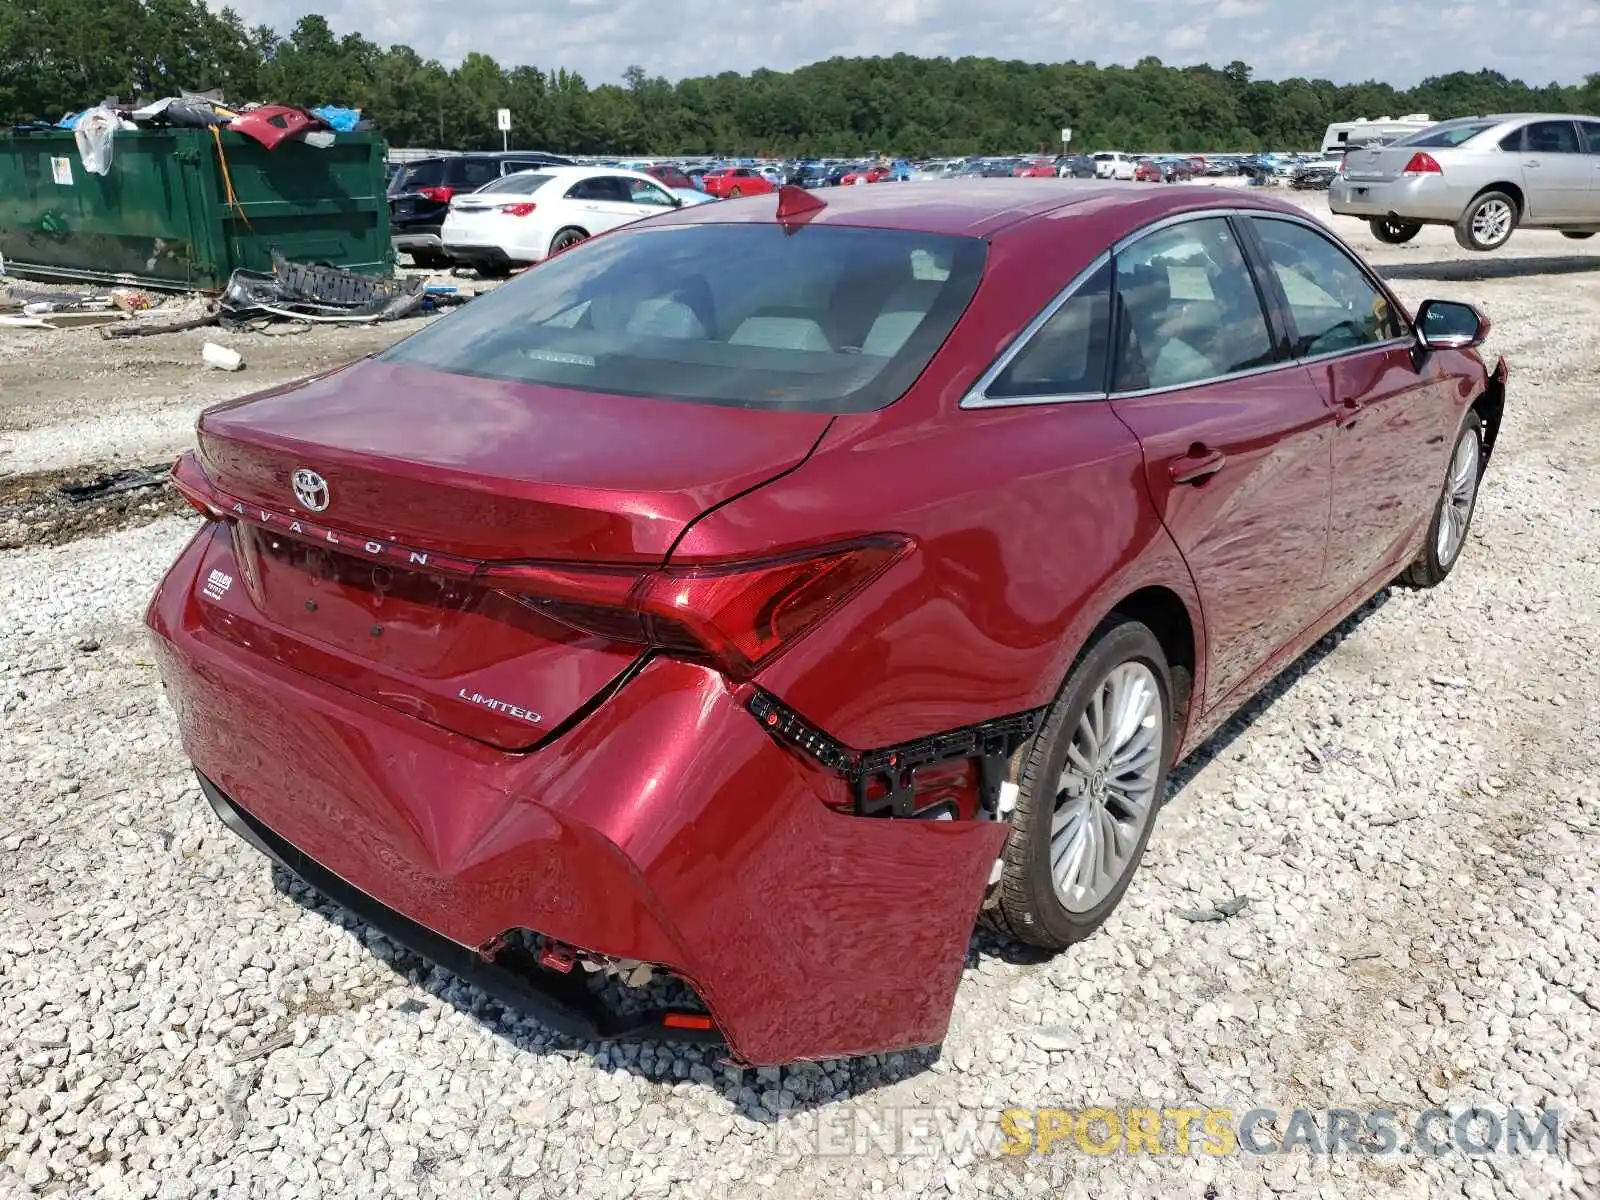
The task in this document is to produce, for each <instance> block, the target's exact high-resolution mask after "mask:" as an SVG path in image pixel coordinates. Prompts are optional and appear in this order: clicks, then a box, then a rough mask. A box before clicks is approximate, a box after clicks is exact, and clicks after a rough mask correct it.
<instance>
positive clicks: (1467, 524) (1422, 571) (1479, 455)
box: [1400, 412, 1484, 588]
mask: <svg viewBox="0 0 1600 1200" xmlns="http://www.w3.org/2000/svg"><path fill="white" fill-rule="evenodd" d="M1468 438H1470V439H1472V442H1473V446H1474V449H1473V450H1472V452H1471V453H1472V461H1473V462H1474V463H1475V464H1476V466H1475V468H1474V470H1473V472H1472V481H1471V482H1472V492H1471V496H1470V497H1469V499H1468V501H1467V505H1466V516H1465V519H1464V520H1463V521H1462V523H1461V533H1460V536H1459V538H1458V539H1456V540H1455V544H1454V549H1453V550H1450V551H1449V553H1448V555H1441V553H1440V547H1439V527H1440V525H1442V524H1443V523H1444V521H1445V520H1446V517H1445V510H1446V509H1447V508H1448V507H1450V505H1451V497H1452V493H1454V492H1455V489H1454V488H1453V487H1452V482H1453V476H1454V472H1455V466H1456V461H1457V458H1458V457H1459V455H1460V454H1461V453H1462V449H1461V447H1462V443H1463V442H1464V441H1466V440H1467V439H1468ZM1483 466H1484V460H1483V422H1482V421H1481V420H1479V419H1478V414H1477V413H1476V412H1469V413H1467V419H1466V421H1465V422H1463V423H1462V426H1461V432H1460V433H1459V434H1457V435H1456V440H1455V445H1454V447H1453V448H1452V449H1451V451H1450V462H1449V464H1448V465H1447V466H1446V467H1445V479H1444V485H1443V486H1442V487H1441V488H1440V489H1439V498H1438V500H1437V501H1435V502H1434V506H1433V517H1432V519H1430V520H1429V522H1428V536H1427V539H1426V540H1425V541H1424V542H1423V543H1422V549H1421V550H1419V551H1418V552H1417V557H1416V558H1414V559H1413V560H1412V561H1411V565H1410V566H1409V567H1407V568H1406V569H1405V571H1404V572H1402V573H1401V575H1400V582H1401V583H1402V584H1404V585H1405V586H1407V587H1413V588H1431V587H1436V586H1438V585H1439V584H1441V583H1443V582H1444V580H1445V577H1446V576H1448V575H1449V574H1450V572H1451V571H1452V570H1454V569H1455V565H1456V563H1458V562H1460V561H1461V554H1462V552H1463V551H1464V550H1465V549H1466V546H1467V535H1468V534H1469V533H1470V532H1471V531H1472V517H1473V514H1474V513H1475V512H1477V510H1478V484H1479V482H1480V481H1481V480H1482V479H1483Z"/></svg>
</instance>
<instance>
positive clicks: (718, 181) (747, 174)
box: [702, 167, 778, 200]
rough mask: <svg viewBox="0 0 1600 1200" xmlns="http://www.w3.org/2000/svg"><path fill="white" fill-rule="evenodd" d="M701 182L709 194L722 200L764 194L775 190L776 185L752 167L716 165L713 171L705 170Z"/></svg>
mask: <svg viewBox="0 0 1600 1200" xmlns="http://www.w3.org/2000/svg"><path fill="white" fill-rule="evenodd" d="M702 182H704V184H705V185H706V191H707V192H708V193H709V194H710V195H713V196H716V197H717V198H718V199H722V200H730V199H735V198H737V197H739V196H764V195H766V194H767V193H768V192H772V191H776V190H777V186H778V185H777V184H775V183H773V182H772V180H770V179H768V178H767V177H766V176H765V175H763V174H762V173H761V172H760V171H758V170H756V169H755V168H754V167H718V168H717V169H716V170H715V171H707V172H706V173H705V176H704V177H703V180H702Z"/></svg>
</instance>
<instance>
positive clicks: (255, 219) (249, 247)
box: [0, 128, 394, 291]
mask: <svg viewBox="0 0 1600 1200" xmlns="http://www.w3.org/2000/svg"><path fill="white" fill-rule="evenodd" d="M384 157H385V146H384V143H383V139H382V138H380V137H378V136H377V135H375V134H371V133H342V134H339V135H338V136H337V137H336V138H335V140H334V143H333V145H332V146H329V147H328V148H327V149H320V150H319V149H317V148H316V147H315V146H311V145H307V144H306V143H304V142H300V141H292V140H291V141H284V142H280V143H279V144H278V146H277V148H276V149H273V150H268V149H267V148H266V147H265V146H263V145H261V144H260V143H259V142H256V141H253V140H252V139H250V138H248V137H245V136H244V135H243V134H238V133H232V132H229V131H227V130H223V131H221V132H220V134H217V135H214V134H213V133H212V132H211V131H210V130H208V129H182V128H173V129H141V130H137V131H126V132H119V133H117V134H116V135H115V138H114V140H113V143H112V157H111V170H110V172H109V173H107V174H106V175H104V176H101V175H94V174H92V173H90V172H88V171H86V170H84V168H83V163H82V162H81V161H80V160H79V157H78V147H77V142H76V141H75V140H74V138H73V135H72V132H71V131H70V130H48V131H38V132H19V133H4V134H0V259H3V261H4V269H5V270H6V272H8V273H10V274H13V275H19V276H24V277H29V278H36V279H67V280H91V281H95V282H108V283H109V282H119V283H120V282H128V283H138V284H141V285H144V286H146V287H154V288H166V289H174V290H203V291H219V290H221V289H222V287H223V286H224V285H225V284H226V283H227V281H228V276H229V275H231V274H232V273H233V271H234V270H235V269H236V268H238V267H248V268H250V269H251V270H256V271H270V270H272V253H273V251H274V250H276V251H278V252H279V253H281V254H282V255H283V256H284V257H285V258H287V259H289V260H291V261H293V262H303V263H318V264H323V265H326V266H331V267H344V268H347V269H349V270H354V271H361V272H365V273H368V274H387V273H388V272H389V271H390V269H391V267H392V265H393V262H394V255H393V252H392V250H391V249H390V245H389V205H388V201H387V199H386V198H385V195H384V190H385V183H386V177H385V171H384ZM230 183H231V195H230Z"/></svg>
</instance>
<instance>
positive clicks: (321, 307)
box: [0, 254, 473, 338]
mask: <svg viewBox="0 0 1600 1200" xmlns="http://www.w3.org/2000/svg"><path fill="white" fill-rule="evenodd" d="M472 297H473V293H472V292H470V291H463V290H462V289H461V288H458V287H456V286H454V285H453V284H431V283H429V282H428V281H427V278H426V277H425V276H420V275H418V276H407V277H404V278H398V279H396V278H385V277H382V276H376V275H361V274H358V273H357V272H355V271H344V270H340V269H339V268H337V267H317V266H307V265H306V264H304V263H294V262H289V261H288V260H287V259H285V258H284V257H283V256H282V255H280V254H274V255H273V256H272V271H271V273H267V272H263V271H246V270H238V271H235V272H234V273H233V275H232V276H231V277H230V278H229V280H228V286H227V288H226V289H225V290H224V291H223V293H222V295H221V296H219V297H217V298H215V299H209V298H207V297H204V296H187V297H172V298H162V297H157V296H152V295H151V294H150V293H148V292H143V291H139V290H137V289H134V288H113V289H111V290H109V291H106V292H66V291H58V290H42V289H41V290H27V291H24V290H18V289H12V290H10V291H6V290H3V289H0V328H17V329H75V328H81V327H83V326H103V327H104V328H102V329H101V334H102V336H104V337H108V338H126V337H147V336H150V335H152V334H161V333H179V332H182V331H183V330H187V329H203V328H205V327H207V326H211V325H218V326H221V327H222V328H224V329H229V330H242V331H245V332H259V331H261V330H263V329H264V328H266V327H267V326H269V325H273V324H276V323H279V322H293V323H297V324H300V325H302V326H304V325H318V324H342V325H372V324H377V323H378V322H382V321H395V320H399V319H400V318H402V317H411V316H417V315H426V314H429V313H434V312H437V311H438V310H440V309H441V308H446V307H449V306H451V305H455V304H464V303H465V302H466V301H468V300H471V299H472Z"/></svg>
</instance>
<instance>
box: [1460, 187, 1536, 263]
mask: <svg viewBox="0 0 1600 1200" xmlns="http://www.w3.org/2000/svg"><path fill="white" fill-rule="evenodd" d="M1521 216H1522V214H1521V212H1520V211H1519V209H1518V208H1517V202H1516V201H1515V200H1513V199H1512V198H1511V197H1510V196H1508V195H1506V194H1505V193H1504V192H1492V191H1491V192H1484V193H1483V195H1481V196H1479V197H1477V198H1476V199H1474V200H1473V201H1472V203H1471V204H1469V205H1467V210H1466V211H1465V212H1464V213H1462V214H1461V219H1460V220H1459V221H1457V222H1456V241H1457V242H1458V243H1459V244H1460V245H1461V248H1462V249H1463V250H1478V251H1482V252H1487V251H1490V250H1498V249H1500V247H1501V246H1504V245H1505V244H1506V242H1508V241H1509V240H1510V239H1511V235H1512V233H1513V232H1514V231H1515V230H1516V228H1517V221H1518V220H1519V219H1520V218H1521Z"/></svg>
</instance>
